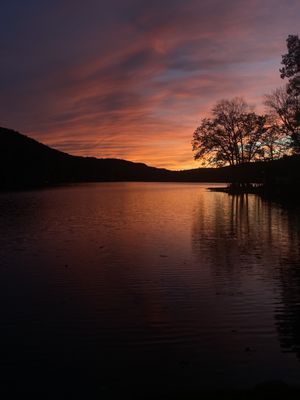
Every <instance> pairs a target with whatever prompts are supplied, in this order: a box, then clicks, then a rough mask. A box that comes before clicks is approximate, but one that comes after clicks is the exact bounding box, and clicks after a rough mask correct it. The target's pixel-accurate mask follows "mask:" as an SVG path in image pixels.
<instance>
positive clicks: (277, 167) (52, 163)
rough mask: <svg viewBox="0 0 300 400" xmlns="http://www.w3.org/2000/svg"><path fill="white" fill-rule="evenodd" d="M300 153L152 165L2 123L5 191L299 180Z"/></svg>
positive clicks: (0, 173)
mask: <svg viewBox="0 0 300 400" xmlns="http://www.w3.org/2000/svg"><path fill="white" fill-rule="evenodd" d="M299 167H300V157H299V156H298V157H287V158H284V159H281V160H278V161H272V162H257V163H248V164H243V165H239V166H236V167H224V168H197V169H191V170H185V171H169V170H167V169H161V168H154V167H149V166H147V165H145V164H142V163H133V162H130V161H125V160H119V159H97V158H93V157H78V156H72V155H69V154H67V153H63V152H61V151H58V150H55V149H52V148H50V147H48V146H46V145H44V144H41V143H39V142H37V141H36V140H33V139H31V138H29V137H27V136H24V135H22V134H20V133H18V132H15V131H13V130H10V129H6V128H0V190H7V189H20V188H29V187H35V186H44V185H55V184H60V183H73V182H98V181H165V182H167V181H169V182H174V181H178V182H266V181H268V182H269V183H272V184H277V183H278V182H279V183H280V182H281V183H282V182H287V181H289V182H290V181H293V182H299V177H298V175H299V173H298V171H299V170H300V169H299Z"/></svg>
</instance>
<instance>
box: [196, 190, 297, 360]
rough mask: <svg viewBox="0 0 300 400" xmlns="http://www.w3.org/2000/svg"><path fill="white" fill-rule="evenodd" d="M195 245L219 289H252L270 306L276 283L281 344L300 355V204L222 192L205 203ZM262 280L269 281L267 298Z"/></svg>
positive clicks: (244, 292)
mask: <svg viewBox="0 0 300 400" xmlns="http://www.w3.org/2000/svg"><path fill="white" fill-rule="evenodd" d="M193 248H194V252H195V253H196V254H197V256H198V257H199V259H201V260H203V258H205V259H206V260H207V262H208V264H209V269H210V271H211V272H212V274H213V275H214V278H215V279H214V282H215V288H216V293H217V294H219V293H222V294H226V293H227V294H230V295H235V294H236V295H237V294H239V293H243V294H244V295H245V294H247V292H250V291H251V292H252V295H254V296H258V297H259V298H261V300H262V303H261V307H264V305H265V304H266V303H267V302H268V301H270V298H269V297H268V296H269V295H268V294H267V289H268V287H269V288H271V290H272V292H273V295H274V300H273V301H274V317H275V320H276V326H277V329H278V334H279V340H280V344H281V347H282V349H283V350H284V351H287V352H295V353H296V354H297V356H298V358H300V210H299V207H298V208H295V207H294V208H287V207H285V206H283V205H280V204H274V203H270V202H267V201H264V200H262V199H261V198H260V197H257V196H254V195H239V196H226V197H224V195H223V194H220V195H218V194H216V196H215V198H214V200H213V202H212V204H211V205H210V207H206V206H205V204H203V202H201V204H199V208H198V213H197V217H196V219H195V221H194V225H193ZM245 279H246V280H247V282H248V287H247V285H246V286H245ZM251 281H252V284H251ZM262 282H264V284H265V285H267V286H265V288H264V289H265V290H266V297H265V298H264V296H262V293H261V283H262ZM256 311H257V312H258V310H256ZM244 312H246V310H244Z"/></svg>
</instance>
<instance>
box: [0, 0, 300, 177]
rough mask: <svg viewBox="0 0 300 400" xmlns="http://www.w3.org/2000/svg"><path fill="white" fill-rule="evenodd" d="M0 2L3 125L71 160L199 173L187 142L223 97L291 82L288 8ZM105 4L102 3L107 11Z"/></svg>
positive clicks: (295, 17) (234, 1)
mask: <svg viewBox="0 0 300 400" xmlns="http://www.w3.org/2000/svg"><path fill="white" fill-rule="evenodd" d="M24 3H25V2H21V1H20V0H19V1H16V2H14V4H5V5H3V7H2V8H3V10H2V17H3V21H4V23H3V24H2V25H1V28H0V30H1V35H0V43H1V48H2V49H4V51H3V55H2V59H3V61H4V62H2V63H1V66H0V72H1V91H0V105H1V107H0V122H1V123H0V125H2V126H6V127H8V128H12V129H15V130H18V131H20V132H22V133H24V134H27V135H28V136H31V137H33V138H34V139H37V140H39V141H40V142H43V143H45V144H47V145H49V146H52V147H54V148H56V149H58V150H62V151H65V152H68V153H70V154H74V155H82V156H95V157H99V158H100V157H101V158H102V157H104V158H107V157H110V158H122V159H126V160H130V161H135V162H143V163H146V164H148V165H151V166H155V167H162V168H169V169H187V168H197V167H198V166H200V164H199V162H195V161H194V160H193V153H192V147H191V140H192V134H193V131H194V130H195V129H196V127H197V126H198V125H199V122H200V119H201V118H202V117H204V116H207V115H208V113H209V110H210V108H211V107H212V105H213V104H214V103H215V102H216V101H218V100H220V99H222V98H232V97H235V96H241V97H244V98H245V100H246V101H248V102H249V103H251V104H256V105H257V108H256V109H257V110H258V111H261V110H263V106H262V98H263V94H264V93H268V92H270V91H271V90H273V89H275V88H276V87H278V86H280V85H282V84H283V83H284V82H283V81H282V80H281V79H280V76H279V68H280V61H281V55H282V54H283V53H285V51H286V45H285V40H286V38H287V36H288V34H298V33H299V32H297V29H299V15H300V3H299V2H298V1H295V0H289V1H287V2H285V3H284V4H283V3H282V2H281V1H279V0H266V1H264V2H263V3H262V2H260V1H258V0H253V1H244V0H242V1H241V0H229V1H227V2H226V4H225V2H223V1H220V0H214V1H208V0H203V1H199V0H189V1H186V2H184V3H183V2H182V1H179V0H172V1H171V0H166V1H164V2H163V3H162V2H161V1H157V0H155V1H152V2H151V4H150V3H149V2H146V1H144V0H139V1H137V0H122V1H121V0H112V1H111V2H109V4H106V2H101V1H100V2H99V1H96V0H87V1H86V2H85V3H84V7H83V6H82V3H81V2H79V1H78V0H75V1H72V2H70V1H66V0H63V1H53V2H51V4H50V3H49V5H41V3H40V2H37V1H36V0H29V1H27V2H26V4H24ZM101 3H103V4H101Z"/></svg>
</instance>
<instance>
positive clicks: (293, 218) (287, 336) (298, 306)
mask: <svg viewBox="0 0 300 400" xmlns="http://www.w3.org/2000/svg"><path fill="white" fill-rule="evenodd" d="M286 217H287V221H288V226H287V228H288V231H287V233H286V237H285V238H284V239H285V245H286V251H285V252H284V254H283V255H282V257H281V259H280V280H281V285H280V288H281V296H282V301H281V303H280V304H279V305H278V307H277V309H276V314H275V317H276V321H277V327H278V331H279V337H280V342H281V346H282V348H283V349H284V350H286V351H292V352H296V354H297V357H298V358H299V359H300V215H299V210H290V211H289V212H288V213H287V215H286Z"/></svg>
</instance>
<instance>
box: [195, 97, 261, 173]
mask: <svg viewBox="0 0 300 400" xmlns="http://www.w3.org/2000/svg"><path fill="white" fill-rule="evenodd" d="M265 125H266V116H260V115H257V114H256V113H255V112H254V111H253V110H252V108H251V107H250V106H249V105H248V104H247V103H246V102H245V101H244V100H243V99H241V98H234V99H231V100H221V101H219V102H218V103H217V104H216V105H215V106H214V107H213V109H212V118H205V119H203V120H202V122H201V124H200V126H199V127H198V128H197V129H196V130H195V132H194V135H193V141H192V144H193V151H194V152H195V156H194V157H195V159H202V160H204V162H205V163H209V164H216V165H218V166H221V165H226V164H227V165H228V164H229V165H237V164H241V163H244V162H250V161H253V160H256V159H261V158H263V156H264V148H263V145H262V141H263V137H264V135H265V134H266V132H267V128H266V126H265Z"/></svg>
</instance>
